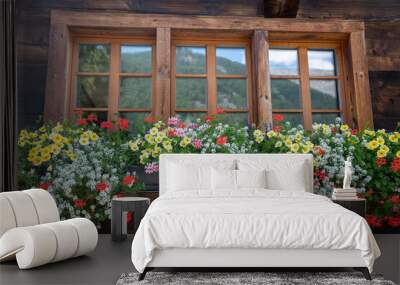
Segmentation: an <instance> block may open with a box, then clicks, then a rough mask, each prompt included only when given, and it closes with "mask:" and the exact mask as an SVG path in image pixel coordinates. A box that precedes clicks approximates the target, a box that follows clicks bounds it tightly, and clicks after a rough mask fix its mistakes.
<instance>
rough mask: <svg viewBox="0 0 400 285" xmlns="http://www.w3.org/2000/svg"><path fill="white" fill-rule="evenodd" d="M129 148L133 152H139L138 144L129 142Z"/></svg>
mask: <svg viewBox="0 0 400 285" xmlns="http://www.w3.org/2000/svg"><path fill="white" fill-rule="evenodd" d="M129 147H130V149H131V150H132V151H137V150H138V149H139V146H138V143H137V142H132V141H130V142H129Z"/></svg>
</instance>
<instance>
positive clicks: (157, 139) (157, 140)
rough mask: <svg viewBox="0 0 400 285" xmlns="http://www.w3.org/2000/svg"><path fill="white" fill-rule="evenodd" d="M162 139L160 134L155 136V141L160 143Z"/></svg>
mask: <svg viewBox="0 0 400 285" xmlns="http://www.w3.org/2000/svg"><path fill="white" fill-rule="evenodd" d="M162 140H163V137H162V136H160V135H157V136H156V143H160V142H162Z"/></svg>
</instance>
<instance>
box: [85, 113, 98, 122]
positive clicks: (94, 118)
mask: <svg viewBox="0 0 400 285" xmlns="http://www.w3.org/2000/svg"><path fill="white" fill-rule="evenodd" d="M87 120H88V121H89V122H97V115H96V114H89V116H88V117H87Z"/></svg>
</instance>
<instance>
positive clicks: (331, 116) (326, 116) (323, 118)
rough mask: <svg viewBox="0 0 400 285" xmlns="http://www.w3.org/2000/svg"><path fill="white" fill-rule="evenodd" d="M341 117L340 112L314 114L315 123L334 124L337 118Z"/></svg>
mask: <svg viewBox="0 0 400 285" xmlns="http://www.w3.org/2000/svg"><path fill="white" fill-rule="evenodd" d="M337 117H340V114H338V113H314V114H313V115H312V120H313V123H324V124H332V123H334V122H335V120H336V118H337Z"/></svg>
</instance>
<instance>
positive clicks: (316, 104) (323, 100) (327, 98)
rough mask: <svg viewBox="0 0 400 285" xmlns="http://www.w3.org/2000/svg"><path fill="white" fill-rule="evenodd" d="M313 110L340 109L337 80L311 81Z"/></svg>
mask: <svg viewBox="0 0 400 285" xmlns="http://www.w3.org/2000/svg"><path fill="white" fill-rule="evenodd" d="M310 92H311V104H312V108H313V109H339V100H338V95H337V88H336V80H310Z"/></svg>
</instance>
